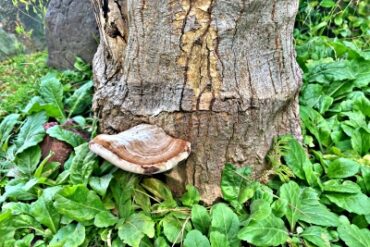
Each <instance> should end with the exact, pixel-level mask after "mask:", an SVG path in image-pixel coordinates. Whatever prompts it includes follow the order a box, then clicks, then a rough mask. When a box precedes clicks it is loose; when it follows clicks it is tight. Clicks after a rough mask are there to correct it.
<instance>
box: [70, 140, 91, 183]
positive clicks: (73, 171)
mask: <svg viewBox="0 0 370 247" xmlns="http://www.w3.org/2000/svg"><path fill="white" fill-rule="evenodd" d="M75 152H76V156H75V157H74V158H73V161H72V165H71V168H70V169H69V170H70V175H69V180H70V182H71V183H72V184H87V183H88V182H89V178H90V176H91V174H92V172H93V170H94V168H95V166H96V165H97V163H98V159H97V158H96V155H95V154H94V153H92V152H90V149H89V144H88V143H84V144H82V145H80V146H78V147H76V148H75Z"/></svg>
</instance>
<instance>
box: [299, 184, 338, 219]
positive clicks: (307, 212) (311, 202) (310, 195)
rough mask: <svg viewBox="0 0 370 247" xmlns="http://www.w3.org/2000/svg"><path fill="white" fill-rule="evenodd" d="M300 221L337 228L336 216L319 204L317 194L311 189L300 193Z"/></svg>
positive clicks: (305, 189)
mask: <svg viewBox="0 0 370 247" xmlns="http://www.w3.org/2000/svg"><path fill="white" fill-rule="evenodd" d="M301 200H302V204H301V207H300V209H299V210H300V211H301V215H300V217H299V220H300V221H304V222H307V223H311V224H315V225H319V226H337V225H338V216H337V215H336V214H334V213H332V212H331V211H330V210H329V209H328V208H327V207H325V206H324V205H323V204H321V203H320V201H319V200H320V199H319V196H318V194H317V192H316V191H315V190H314V189H312V188H304V189H303V190H302V193H301Z"/></svg>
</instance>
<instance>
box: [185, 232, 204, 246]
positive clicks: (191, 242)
mask: <svg viewBox="0 0 370 247" xmlns="http://www.w3.org/2000/svg"><path fill="white" fill-rule="evenodd" d="M184 246H185V247H211V245H210V243H209V241H208V238H207V237H206V236H204V235H203V234H202V233H201V232H200V231H198V230H192V231H190V232H188V234H186V237H185V240H184Z"/></svg>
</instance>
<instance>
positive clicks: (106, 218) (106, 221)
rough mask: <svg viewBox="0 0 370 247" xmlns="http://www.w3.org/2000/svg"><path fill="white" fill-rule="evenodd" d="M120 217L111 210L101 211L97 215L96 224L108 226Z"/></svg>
mask: <svg viewBox="0 0 370 247" xmlns="http://www.w3.org/2000/svg"><path fill="white" fill-rule="evenodd" d="M117 222H118V218H117V217H116V216H114V215H113V214H111V213H110V212H107V211H105V212H100V213H98V214H97V215H96V216H95V219H94V225H95V226H97V227H108V226H112V225H114V224H116V223H117Z"/></svg>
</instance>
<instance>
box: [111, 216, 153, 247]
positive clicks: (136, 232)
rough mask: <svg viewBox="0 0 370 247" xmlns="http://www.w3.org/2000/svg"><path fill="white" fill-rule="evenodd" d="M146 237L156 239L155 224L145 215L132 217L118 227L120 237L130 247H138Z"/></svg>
mask: <svg viewBox="0 0 370 247" xmlns="http://www.w3.org/2000/svg"><path fill="white" fill-rule="evenodd" d="M145 235H146V236H148V237H149V238H153V237H154V222H153V220H152V219H151V218H150V217H148V216H146V215H144V214H143V213H137V214H133V215H131V216H130V217H129V218H127V219H126V220H125V222H124V223H123V224H122V225H120V226H119V227H118V236H119V237H120V239H122V240H123V242H125V243H126V244H128V245H130V246H134V247H136V246H137V247H138V246H139V244H140V241H141V239H142V238H143V237H144V236H145Z"/></svg>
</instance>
